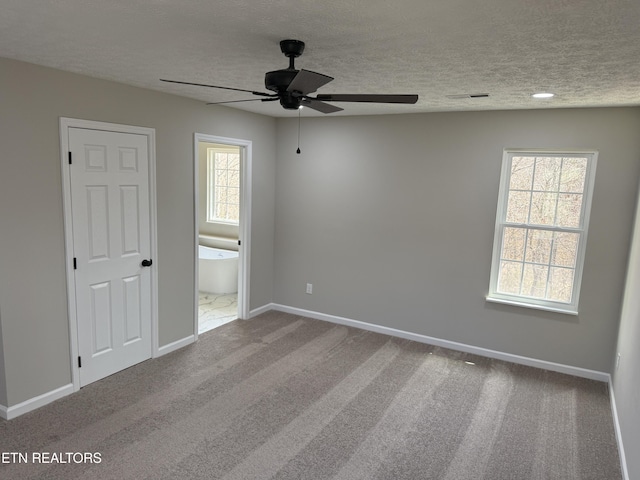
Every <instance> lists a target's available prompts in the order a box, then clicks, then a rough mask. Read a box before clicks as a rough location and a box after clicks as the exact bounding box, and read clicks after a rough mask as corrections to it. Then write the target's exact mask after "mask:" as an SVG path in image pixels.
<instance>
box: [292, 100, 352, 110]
mask: <svg viewBox="0 0 640 480" xmlns="http://www.w3.org/2000/svg"><path fill="white" fill-rule="evenodd" d="M301 103H302V105H304V106H305V107H309V108H312V109H313V110H317V111H318V112H321V113H335V112H340V111H342V110H344V108H340V107H336V106H335V105H331V104H330V103H324V102H320V101H318V100H316V99H315V98H304V99H303V100H302V102H301Z"/></svg>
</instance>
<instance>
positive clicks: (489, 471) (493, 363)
mask: <svg viewBox="0 0 640 480" xmlns="http://www.w3.org/2000/svg"><path fill="white" fill-rule="evenodd" d="M466 362H471V363H473V364H470V363H466ZM0 451H2V452H25V453H27V454H28V456H29V458H28V463H17V462H14V463H8V464H7V463H5V464H0V478H3V479H17V478H20V479H32V478H33V479H35V478H37V479H47V480H49V479H65V480H69V479H80V478H85V479H94V478H95V479H101V480H104V479H117V480H123V479H154V480H157V479H160V480H169V479H171V480H175V479H224V480H232V479H234V480H235V479H237V480H258V479H282V480H284V479H292V480H293V479H295V480H300V479H311V480H317V479H349V480H351V479H362V480H375V479H384V480H392V479H393V480H396V479H410V480H418V479H438V480H441V479H444V480H465V479H473V480H481V479H491V480H496V479H509V480H520V479H523V480H525V479H527V480H528V479H531V480H539V479H553V480H557V479H597V480H614V479H616V480H617V479H620V478H622V475H621V472H620V464H619V457H618V451H617V447H616V442H615V436H614V430H613V420H612V415H611V409H610V404H609V395H608V389H607V386H606V384H604V383H601V382H595V381H591V380H585V379H580V378H575V377H571V376H567V375H562V374H558V373H553V372H548V371H545V370H539V369H534V368H530V367H524V366H519V365H514V364H509V363H506V362H502V361H497V360H490V359H487V358H483V357H478V356H474V355H469V354H464V353H460V352H455V351H452V350H446V349H442V348H438V347H433V346H429V345H424V344H420V343H416V342H411V341H408V340H401V339H397V338H392V337H387V336H384V335H380V334H376V333H372V332H365V331H361V330H357V329H354V328H347V327H344V326H337V325H332V324H330V323H325V322H321V321H317V320H310V319H306V318H301V317H297V316H293V315H289V314H284V313H279V312H268V313H266V314H263V315H261V316H259V317H256V318H255V319H253V320H251V321H234V322H231V323H229V324H226V325H224V326H222V327H220V328H218V329H215V330H212V331H210V332H208V333H206V334H204V335H201V336H200V337H199V341H198V342H197V344H195V345H191V346H189V347H186V348H184V349H182V350H179V351H176V352H173V353H171V354H169V355H166V356H164V357H160V358H158V359H154V360H150V361H147V362H144V363H142V364H140V365H137V366H135V367H132V368H130V369H128V370H125V371H123V372H120V373H118V374H116V375H113V376H111V377H109V378H106V379H104V380H101V381H99V382H96V383H94V384H91V385H89V386H87V387H85V388H83V389H81V390H80V391H79V392H78V393H76V394H73V395H71V396H68V397H65V398H63V399H61V400H59V401H57V402H55V403H53V404H50V405H47V406H45V407H43V408H41V409H39V410H36V411H34V412H31V413H29V414H26V415H24V416H21V417H18V418H17V419H14V420H12V421H10V422H6V421H2V422H0ZM33 452H48V453H49V454H53V453H54V452H59V454H62V455H59V456H60V458H62V459H63V460H64V459H65V458H67V459H69V460H70V463H48V464H45V463H33V462H32V461H31V456H32V454H33ZM67 452H69V453H77V452H88V453H89V454H93V453H96V452H97V453H99V457H100V460H101V461H100V463H93V464H92V463H74V460H73V456H71V457H69V456H66V457H65V455H64V454H65V453H67ZM75 458H76V459H78V458H79V457H77V456H76V457H75ZM91 458H92V459H94V460H95V459H96V456H91Z"/></svg>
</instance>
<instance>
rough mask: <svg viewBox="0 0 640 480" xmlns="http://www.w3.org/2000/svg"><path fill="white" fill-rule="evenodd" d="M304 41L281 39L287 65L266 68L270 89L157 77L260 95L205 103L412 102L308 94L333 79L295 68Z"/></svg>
mask: <svg viewBox="0 0 640 480" xmlns="http://www.w3.org/2000/svg"><path fill="white" fill-rule="evenodd" d="M304 47H305V44H304V42H302V41H300V40H282V41H281V42H280V50H281V51H282V53H283V54H284V55H285V56H286V57H287V58H289V67H288V68H285V69H281V70H273V71H271V72H267V73H266V74H265V77H264V86H265V88H266V89H267V90H270V91H271V92H273V93H266V92H256V91H252V90H245V89H242V88H234V87H223V86H219V85H208V84H203V83H192V82H183V81H178V80H167V79H160V80H161V81H163V82H170V83H179V84H183V85H194V86H198V87H210V88H219V89H223V90H233V91H237V92H246V93H251V94H252V95H256V96H259V97H262V98H253V99H246V100H231V101H227V102H212V103H210V104H209V105H216V104H225V103H238V102H251V101H258V100H259V101H263V102H269V101H276V100H278V101H280V105H282V107H283V108H285V109H286V110H298V109H299V108H300V107H301V106H305V107H309V108H311V109H313V110H316V111H318V112H321V113H334V112H339V111H341V110H343V108H341V107H338V106H335V105H331V103H328V102H360V103H397V104H415V103H416V102H417V101H418V95H394V94H381V95H376V94H340V95H335V94H322V95H317V96H315V97H312V96H310V94H311V93H314V92H315V91H316V90H317V89H318V88H320V87H322V86H324V85H326V84H327V83H329V82H331V81H332V80H333V77H330V76H328V75H323V74H322V73H317V72H312V71H310V70H304V69H301V70H297V69H296V68H295V59H296V58H298V57H299V56H300V55H302V53H303V52H304Z"/></svg>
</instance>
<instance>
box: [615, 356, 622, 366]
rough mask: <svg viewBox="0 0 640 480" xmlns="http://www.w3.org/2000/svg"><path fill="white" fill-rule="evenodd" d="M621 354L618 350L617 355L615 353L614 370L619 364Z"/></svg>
mask: <svg viewBox="0 0 640 480" xmlns="http://www.w3.org/2000/svg"><path fill="white" fill-rule="evenodd" d="M621 356H622V354H621V353H620V352H618V355H616V370H617V369H618V367H619V366H620V357H621Z"/></svg>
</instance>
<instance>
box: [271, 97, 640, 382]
mask: <svg viewBox="0 0 640 480" xmlns="http://www.w3.org/2000/svg"><path fill="white" fill-rule="evenodd" d="M277 131H278V142H277V148H278V163H277V177H276V243H275V246H276V251H275V265H276V267H275V272H276V277H275V282H274V283H275V286H276V290H275V297H274V299H275V302H277V303H280V304H284V305H289V306H293V307H298V308H303V309H308V310H312V311H316V312H321V313H324V314H330V315H336V316H341V317H347V318H350V319H355V320H360V321H364V322H369V323H372V324H377V325H385V326H388V327H392V328H397V329H400V330H404V331H409V332H414V333H418V334H423V335H428V336H432V337H437V338H441V339H445V340H450V341H455V342H461V343H465V344H470V345H474V346H479V347H483V348H487V349H492V350H498V351H501V352H508V353H512V354H517V355H522V356H526V357H532V358H536V359H541V360H546V361H551V362H558V363H561V364H566V365H572V366H576V367H582V368H586V369H593V370H598V371H609V370H610V366H611V359H612V356H613V352H614V349H615V344H616V338H617V328H618V319H619V315H620V304H621V298H622V290H623V283H624V276H625V268H626V261H627V253H628V247H629V236H630V232H631V222H632V218H633V211H634V204H635V196H636V188H637V185H638V175H639V173H640V162H639V159H640V135H638V132H640V109H638V108H626V109H624V108H621V109H573V110H536V111H526V112H523V111H512V112H506V111H505V112H472V113H439V114H418V115H396V116H372V117H334V118H329V117H324V118H306V119H305V118H303V119H302V132H301V139H302V140H301V141H302V144H301V149H302V154H301V155H296V153H295V149H296V138H297V134H298V132H297V119H286V120H281V121H279V122H278V130H277ZM506 147H522V148H565V149H566V148H576V149H597V150H599V152H600V155H599V159H598V166H597V173H596V183H595V190H594V196H593V204H592V211H591V225H590V229H589V236H588V242H587V251H586V263H585V267H584V276H583V281H582V294H581V301H580V306H579V315H578V316H569V315H562V314H555V313H550V312H543V311H538V310H532V309H526V308H519V307H513V306H507V305H497V304H492V303H487V302H486V301H485V295H486V293H487V291H488V286H489V272H490V263H491V253H492V243H493V233H494V226H495V214H496V202H497V195H498V183H499V180H500V167H501V162H502V152H503V149H504V148H506ZM307 282H309V283H313V288H314V290H313V294H312V295H307V294H305V284H306V283H307Z"/></svg>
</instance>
